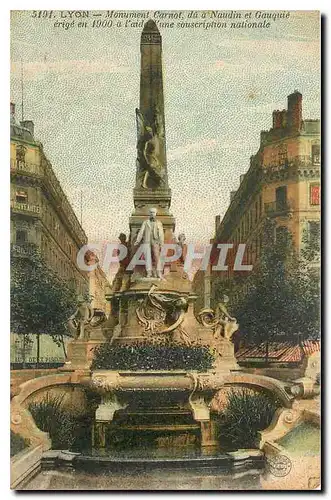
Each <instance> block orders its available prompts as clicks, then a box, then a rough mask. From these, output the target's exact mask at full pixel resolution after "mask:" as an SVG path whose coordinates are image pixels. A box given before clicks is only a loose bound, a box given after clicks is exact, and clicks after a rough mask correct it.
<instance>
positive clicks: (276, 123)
mask: <svg viewBox="0 0 331 500" xmlns="http://www.w3.org/2000/svg"><path fill="white" fill-rule="evenodd" d="M272 128H282V112H281V111H279V110H278V109H277V110H275V111H273V112H272Z"/></svg>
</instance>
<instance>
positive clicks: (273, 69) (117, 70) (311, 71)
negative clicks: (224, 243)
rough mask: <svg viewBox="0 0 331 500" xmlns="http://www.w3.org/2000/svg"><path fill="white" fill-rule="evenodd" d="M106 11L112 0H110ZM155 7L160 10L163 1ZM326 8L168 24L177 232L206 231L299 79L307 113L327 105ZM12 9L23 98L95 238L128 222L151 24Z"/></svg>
mask: <svg viewBox="0 0 331 500" xmlns="http://www.w3.org/2000/svg"><path fill="white" fill-rule="evenodd" d="M99 12H100V11H99ZM151 17H153V12H151ZM319 23H320V21H319V13H318V12H303V11H302V12H291V15H290V19H288V20H283V21H281V22H277V23H272V27H271V28H270V29H268V30H261V29H258V30H250V29H236V30H229V29H226V30H217V29H210V30H203V29H202V28H198V29H177V28H173V29H163V30H162V29H161V30H160V31H161V35H162V39H163V70H164V94H165V113H166V137H167V156H168V172H169V183H170V187H171V189H172V193H173V196H172V212H173V215H174V216H175V217H176V223H177V224H176V233H177V234H178V233H179V232H183V231H184V232H185V233H186V235H187V237H188V239H189V240H191V241H206V240H208V239H209V238H210V237H211V236H212V234H213V229H214V217H215V215H217V214H220V215H221V216H222V215H224V213H225V210H226V208H227V206H228V203H229V197H230V191H231V190H234V189H236V188H237V187H238V184H239V176H240V174H242V173H244V172H245V171H246V170H247V168H248V166H249V157H250V155H252V154H254V153H255V152H256V151H257V149H258V146H259V136H260V130H261V129H268V128H270V126H271V115H272V111H273V109H283V108H284V107H286V97H287V95H288V94H289V93H291V92H293V91H294V90H295V89H297V90H299V91H300V92H301V93H302V94H303V114H304V118H319V114H320V110H319V107H320V103H319V99H320V46H319V45H320V41H319ZM53 24H54V20H53V21H51V20H49V19H37V20H36V19H33V18H32V17H31V11H23V12H22V11H21V12H13V13H12V21H11V59H12V82H11V84H12V86H11V99H12V100H14V101H15V102H16V104H17V111H18V115H19V118H20V106H19V103H20V101H21V93H20V59H21V57H22V58H23V61H24V74H25V78H24V93H25V101H24V108H25V112H24V115H25V116H24V117H25V119H31V120H33V121H34V122H35V136H36V138H37V139H39V140H40V141H41V142H42V143H43V145H44V149H45V151H46V154H47V155H48V157H49V159H50V160H51V162H52V165H53V168H54V170H55V172H56V174H57V176H58V178H59V180H60V182H61V184H62V186H63V188H64V190H65V192H66V194H67V196H68V198H69V200H70V202H71V203H72V205H73V207H74V209H75V211H76V213H77V215H79V212H80V209H79V200H80V191H81V190H82V191H83V200H84V207H83V227H84V229H85V231H86V233H87V235H88V236H89V238H90V239H91V240H96V239H114V238H116V236H117V235H118V233H119V232H121V231H124V232H128V218H129V216H130V214H131V212H132V210H133V201H132V189H133V187H134V179H135V157H136V126H135V108H136V107H137V106H138V105H139V71H140V52H139V50H140V49H139V43H140V34H141V28H129V29H128V28H127V29H124V28H99V29H96V28H95V29H93V28H90V27H88V28H78V27H74V28H71V29H69V30H64V29H63V28H54V27H53Z"/></svg>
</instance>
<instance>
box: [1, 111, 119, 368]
mask: <svg viewBox="0 0 331 500" xmlns="http://www.w3.org/2000/svg"><path fill="white" fill-rule="evenodd" d="M10 106H11V109H10V113H11V114H10V206H11V213H10V224H11V235H10V242H11V253H12V255H13V256H16V257H21V258H28V257H29V254H30V253H32V251H33V249H34V248H38V249H39V250H40V253H41V256H42V258H43V259H44V261H45V263H46V265H47V266H48V267H49V268H50V269H52V270H53V271H55V272H56V273H57V274H58V275H59V276H60V277H62V278H63V279H65V280H66V281H68V282H69V284H70V286H72V287H73V288H74V289H75V290H76V293H77V295H84V294H87V293H89V294H90V295H92V296H93V300H92V307H95V308H98V309H102V310H103V311H104V312H106V314H107V313H109V305H108V303H107V302H106V300H105V290H106V287H107V286H108V285H109V283H108V280H107V277H106V275H105V274H104V273H103V271H102V270H101V268H100V267H99V266H98V267H97V268H96V269H95V270H94V271H91V272H85V271H82V270H80V269H79V267H78V265H77V253H78V251H79V249H80V248H81V247H82V246H83V245H85V244H86V243H87V236H86V234H85V232H84V230H83V228H82V227H81V225H80V223H79V221H78V219H77V217H76V215H75V213H74V211H73V209H72V207H71V205H70V203H69V201H68V199H67V197H66V195H65V193H64V191H63V189H62V187H61V185H60V183H59V181H58V179H57V177H56V175H55V173H54V170H53V167H52V165H51V163H50V161H49V160H48V158H47V157H46V155H45V152H44V149H43V146H42V144H41V143H40V142H39V141H37V140H36V139H35V138H34V124H33V122H32V121H23V122H19V121H18V120H17V119H16V116H15V105H14V104H11V105H10ZM11 337H12V338H11V344H12V349H11V361H12V362H19V361H20V359H21V358H22V356H21V354H20V351H21V350H22V349H21V340H22V339H21V337H20V336H17V335H15V334H14V333H12V335H11ZM46 337H47V336H43V339H42V345H41V351H42V359H43V360H45V362H63V361H64V358H63V353H62V350H61V349H60V348H58V347H57V346H56V345H55V344H54V342H53V341H52V340H51V339H48V338H46ZM32 340H33V343H32V344H31V345H30V346H29V353H28V356H24V357H25V358H26V360H27V361H28V362H29V361H31V362H34V361H36V354H35V352H36V341H35V339H32ZM25 350H26V349H25V347H24V351H25Z"/></svg>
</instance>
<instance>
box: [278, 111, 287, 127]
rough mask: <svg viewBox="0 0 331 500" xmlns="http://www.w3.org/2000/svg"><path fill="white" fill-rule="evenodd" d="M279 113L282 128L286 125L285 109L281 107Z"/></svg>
mask: <svg viewBox="0 0 331 500" xmlns="http://www.w3.org/2000/svg"><path fill="white" fill-rule="evenodd" d="M279 113H280V120H281V126H282V128H286V127H287V111H286V109H282V111H280V112H279Z"/></svg>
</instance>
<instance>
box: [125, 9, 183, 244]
mask: <svg viewBox="0 0 331 500" xmlns="http://www.w3.org/2000/svg"><path fill="white" fill-rule="evenodd" d="M140 52H141V67H140V101H139V109H138V108H137V109H136V120H137V160H136V185H135V188H134V190H133V199H134V207H135V210H134V212H133V214H132V216H131V217H130V231H131V241H134V239H135V236H136V234H137V232H138V230H139V228H140V226H141V224H142V222H143V221H144V220H145V219H146V218H147V217H148V211H149V209H150V208H152V207H155V208H156V209H157V218H158V219H159V220H160V221H161V222H162V223H163V227H164V232H165V240H166V241H171V240H172V237H173V231H174V228H175V219H174V218H173V217H172V215H171V214H170V212H169V209H170V203H171V190H170V188H169V185H168V172H167V157H166V138H165V119H164V97H163V75H162V39H161V35H160V32H159V30H158V28H157V26H156V24H155V22H154V21H152V20H151V19H150V20H149V21H147V22H146V24H145V26H144V28H143V31H142V34H141V41H140Z"/></svg>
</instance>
